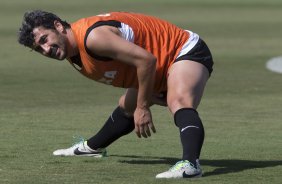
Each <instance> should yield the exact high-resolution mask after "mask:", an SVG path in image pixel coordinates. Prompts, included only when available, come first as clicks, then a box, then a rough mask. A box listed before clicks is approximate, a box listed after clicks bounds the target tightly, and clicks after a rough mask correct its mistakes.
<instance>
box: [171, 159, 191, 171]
mask: <svg viewBox="0 0 282 184" xmlns="http://www.w3.org/2000/svg"><path fill="white" fill-rule="evenodd" d="M187 166H190V167H191V166H192V167H194V165H193V164H192V163H190V162H189V161H188V160H180V161H178V162H176V164H174V166H172V167H171V168H170V169H169V171H176V170H181V169H183V168H185V167H187Z"/></svg>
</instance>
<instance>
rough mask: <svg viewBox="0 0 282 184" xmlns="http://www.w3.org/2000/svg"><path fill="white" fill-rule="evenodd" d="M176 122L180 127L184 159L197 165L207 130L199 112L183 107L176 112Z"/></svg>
mask: <svg viewBox="0 0 282 184" xmlns="http://www.w3.org/2000/svg"><path fill="white" fill-rule="evenodd" d="M174 121H175V124H176V125H177V126H178V127H179V131H180V139H181V143H182V147H183V156H182V159H183V160H188V161H190V162H191V163H192V164H194V165H195V166H196V159H199V157H200V153H201V148H202V145H203V141H204V137H205V132H204V127H203V124H202V121H201V119H200V117H199V115H198V112H197V111H196V110H195V109H192V108H183V109H179V110H178V111H176V113H175V114H174Z"/></svg>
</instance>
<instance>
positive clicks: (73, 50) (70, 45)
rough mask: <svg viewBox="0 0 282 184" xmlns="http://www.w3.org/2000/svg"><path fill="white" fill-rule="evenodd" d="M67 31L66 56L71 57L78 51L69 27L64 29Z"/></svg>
mask: <svg viewBox="0 0 282 184" xmlns="http://www.w3.org/2000/svg"><path fill="white" fill-rule="evenodd" d="M66 31H67V39H68V42H69V43H68V48H67V49H68V56H67V57H68V58H71V57H73V56H76V55H77V54H78V53H79V51H78V47H77V43H76V39H75V36H74V34H73V32H72V30H71V29H66Z"/></svg>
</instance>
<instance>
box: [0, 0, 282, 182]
mask: <svg viewBox="0 0 282 184" xmlns="http://www.w3.org/2000/svg"><path fill="white" fill-rule="evenodd" d="M32 9H43V10H47V11H52V12H55V13H57V14H58V15H59V16H61V17H62V18H63V19H66V20H68V21H70V22H72V21H75V20H77V19H79V18H81V17H84V16H89V15H94V14H99V13H104V12H108V11H133V12H140V13H147V14H151V15H156V16H158V17H160V18H163V19H166V20H169V21H171V22H173V23H175V24H177V25H178V26H180V27H183V28H186V29H191V30H193V31H194V32H197V33H198V34H200V35H201V37H203V38H204V40H205V41H206V42H207V43H208V45H209V46H210V49H211V50H212V52H213V55H214V60H215V70H214V73H213V75H212V77H211V79H210V81H209V83H208V86H207V89H206V92H205V96H204V98H203V100H202V103H201V105H200V108H199V109H198V111H199V112H200V114H201V117H202V120H203V122H204V125H205V130H206V139H205V143H204V147H203V151H202V156H201V164H202V167H203V170H204V172H205V177H203V178H200V179H196V180H191V181H186V180H156V179H155V178H154V177H155V175H156V174H157V173H159V172H162V171H164V170H166V169H168V168H169V167H170V166H171V165H172V164H174V163H175V162H176V161H178V159H179V158H180V157H181V149H180V143H179V136H178V130H177V128H175V126H174V123H173V121H172V118H171V117H170V115H169V113H168V110H167V109H166V108H163V107H153V108H152V112H153V115H154V122H155V126H156V128H157V134H155V135H153V136H152V137H151V138H150V139H146V140H145V139H138V138H137V137H136V135H135V134H134V133H132V134H130V135H128V136H127V137H123V138H121V139H120V140H118V141H117V142H116V143H115V144H113V145H111V146H110V147H109V148H108V154H109V157H106V158H102V159H94V158H61V157H53V156H52V152H53V150H55V149H58V148H64V147H68V146H70V145H71V144H72V142H73V136H75V135H81V136H83V137H85V138H88V137H89V136H91V135H93V134H94V133H95V132H96V131H98V129H99V128H100V127H101V126H102V125H103V124H104V121H105V120H106V119H107V118H108V116H109V113H111V112H112V110H113V109H114V108H115V107H116V104H117V99H118V97H119V95H120V94H121V93H122V92H123V90H122V89H118V88H111V87H108V86H104V85H101V84H98V83H96V82H93V81H90V80H88V79H86V78H84V77H83V76H80V74H79V73H78V72H76V71H74V70H73V69H72V67H71V66H70V65H69V64H68V63H67V62H58V61H53V60H49V59H47V58H43V57H42V56H40V55H39V54H36V53H34V52H29V49H27V48H24V47H22V46H20V45H18V44H17V40H16V39H17V37H16V35H17V30H18V28H19V26H20V23H21V20H22V15H23V13H24V12H25V11H28V10H32ZM281 17H282V1H281V0H268V1H266V0H213V1H209V0H173V1H172V0H151V1H148V0H144V1H141V0H136V1H129V0H120V1H114V0H112V1H106V0H105V1H98V0H80V1H74V0H68V1H54V0H49V1H39V0H24V1H21V0H1V2H0V22H1V25H0V40H1V45H0V58H1V59H0V64H1V66H0V125H1V128H0V163H1V164H0V183H1V184H2V183H3V184H6V183H21V184H32V183H35V184H38V183H95V184H96V183H105V184H144V183H164V184H165V183H186V182H191V183H209V184H221V183H228V184H233V183H234V184H235V183H236V184H237V183H256V184H257V183H272V184H274V183H281V181H282V122H281V120H282V113H281V107H282V85H281V84H282V75H281V74H276V73H271V72H270V71H268V70H266V69H265V63H266V61H267V60H268V59H270V58H272V57H276V56H280V55H282V49H281V48H282V36H281V33H282V19H281Z"/></svg>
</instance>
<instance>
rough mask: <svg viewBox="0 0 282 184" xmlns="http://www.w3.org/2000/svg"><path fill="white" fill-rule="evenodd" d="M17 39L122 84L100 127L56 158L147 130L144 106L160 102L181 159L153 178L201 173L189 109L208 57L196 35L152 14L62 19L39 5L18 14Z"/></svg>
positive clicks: (97, 149) (208, 68) (100, 149)
mask: <svg viewBox="0 0 282 184" xmlns="http://www.w3.org/2000/svg"><path fill="white" fill-rule="evenodd" d="M18 41H19V43H21V44H23V45H25V46H28V47H30V48H32V49H33V50H35V51H37V52H39V53H41V54H42V55H44V56H47V57H50V58H53V59H57V60H64V59H67V60H68V61H69V62H70V64H71V65H72V66H73V67H74V68H75V69H76V70H77V71H78V72H80V73H81V74H82V75H84V76H86V77H88V78H90V79H93V80H96V81H98V82H102V83H105V84H109V85H113V86H116V87H122V88H126V91H125V93H124V95H122V96H121V97H120V99H119V105H118V107H117V108H116V109H115V110H114V111H113V113H112V114H111V115H110V117H109V119H108V120H107V121H106V123H105V125H104V126H103V127H102V128H101V130H100V131H99V132H98V133H97V134H96V135H94V136H93V137H91V138H89V139H88V140H87V141H84V142H80V143H78V144H76V145H74V146H72V147H70V148H67V149H60V150H56V151H54V153H53V154H54V155H58V156H76V155H79V156H94V157H101V156H103V155H104V154H105V148H106V147H107V146H109V145H110V144H111V143H113V142H114V141H116V140H117V139H118V138H120V137H121V136H123V135H126V134H128V133H130V132H132V131H133V130H135V133H136V134H137V136H138V137H139V138H140V137H144V138H147V137H150V136H151V131H152V132H155V131H156V130H155V127H154V124H153V121H152V115H151V111H150V106H152V105H153V104H158V105H163V106H168V108H169V110H170V112H171V114H172V115H173V116H174V121H175V124H176V126H177V127H178V128H179V132H180V139H181V143H182V147H183V157H182V159H181V161H179V162H177V163H176V164H175V165H174V166H172V168H171V169H169V170H168V171H166V172H163V173H160V174H158V175H157V176H156V178H186V177H188V178H191V177H200V176H202V170H201V168H200V164H199V156H200V152H201V148H202V144H203V141H204V127H203V124H202V122H201V119H200V117H199V114H198V112H197V110H196V109H197V107H198V105H199V104H200V100H201V97H202V95H203V92H204V88H205V85H206V82H207V80H208V78H209V76H210V74H211V72H212V70H213V69H212V66H213V60H212V56H211V53H210V51H209V49H208V47H207V45H206V44H205V42H204V41H203V40H202V39H200V38H199V36H198V35H197V34H196V33H193V32H192V31H188V30H182V29H180V28H178V27H177V26H175V25H173V24H171V23H168V22H166V21H164V20H160V19H158V18H155V17H151V16H147V15H142V14H137V13H126V12H111V13H107V14H103V15H97V16H93V17H88V18H83V19H80V20H78V21H77V22H74V23H72V24H71V25H70V24H68V23H67V22H66V21H62V20H61V19H60V18H59V17H57V16H56V15H54V14H52V13H49V12H44V11H40V10H36V11H32V12H28V13H26V14H25V15H24V20H23V23H22V27H21V28H20V30H19V38H18Z"/></svg>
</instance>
